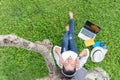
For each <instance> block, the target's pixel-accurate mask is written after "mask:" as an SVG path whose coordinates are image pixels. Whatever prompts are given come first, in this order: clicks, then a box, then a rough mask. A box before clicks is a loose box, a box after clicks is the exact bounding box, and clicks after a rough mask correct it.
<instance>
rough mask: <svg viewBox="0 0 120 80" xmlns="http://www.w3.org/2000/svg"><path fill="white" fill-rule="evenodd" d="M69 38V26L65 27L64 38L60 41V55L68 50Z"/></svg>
mask: <svg viewBox="0 0 120 80" xmlns="http://www.w3.org/2000/svg"><path fill="white" fill-rule="evenodd" d="M68 38H69V25H67V26H66V33H65V34H64V37H63V39H62V44H61V53H63V52H64V51H67V50H68V40H69V39H68Z"/></svg>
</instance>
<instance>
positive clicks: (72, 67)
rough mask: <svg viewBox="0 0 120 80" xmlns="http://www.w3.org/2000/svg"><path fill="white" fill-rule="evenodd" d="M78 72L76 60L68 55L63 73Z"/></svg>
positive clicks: (71, 73) (72, 73)
mask: <svg viewBox="0 0 120 80" xmlns="http://www.w3.org/2000/svg"><path fill="white" fill-rule="evenodd" d="M75 72H76V61H75V60H73V59H72V57H71V56H70V57H68V58H67V59H66V60H65V61H64V64H63V70H62V73H63V74H64V75H65V76H66V75H69V76H70V75H74V73H75Z"/></svg>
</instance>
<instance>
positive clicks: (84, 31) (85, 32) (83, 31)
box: [81, 28, 95, 38]
mask: <svg viewBox="0 0 120 80" xmlns="http://www.w3.org/2000/svg"><path fill="white" fill-rule="evenodd" d="M81 33H82V34H84V35H86V36H88V37H90V38H93V37H94V36H95V34H94V33H92V32H90V31H88V30H87V29H85V28H84V29H83V30H82V31H81Z"/></svg>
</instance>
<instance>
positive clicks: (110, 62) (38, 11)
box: [0, 0, 120, 80]
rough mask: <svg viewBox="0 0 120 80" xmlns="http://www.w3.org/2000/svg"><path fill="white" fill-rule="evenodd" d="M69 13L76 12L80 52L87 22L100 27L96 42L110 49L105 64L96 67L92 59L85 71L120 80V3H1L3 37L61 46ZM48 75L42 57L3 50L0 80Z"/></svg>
mask: <svg viewBox="0 0 120 80" xmlns="http://www.w3.org/2000/svg"><path fill="white" fill-rule="evenodd" d="M69 11H73V12H74V19H75V40H76V43H77V47H78V49H79V51H81V50H83V49H84V48H85V45H84V43H83V41H82V40H81V39H80V38H78V37H77V34H78V32H79V30H80V29H81V28H82V26H83V24H84V23H85V21H86V20H90V21H92V22H94V23H95V24H97V25H99V26H101V28H102V31H101V32H100V33H99V34H98V35H97V36H96V38H95V41H99V40H102V41H104V42H105V43H106V45H107V48H108V53H107V55H106V57H105V59H104V60H103V61H102V62H100V63H93V62H92V61H91V59H90V58H89V60H88V62H87V63H86V65H85V67H86V68H87V69H91V68H94V67H98V66H99V67H102V68H103V69H104V70H106V71H107V72H108V73H109V75H110V77H111V80H119V77H120V56H119V55H120V50H119V48H120V35H119V34H120V26H119V25H120V23H119V20H120V17H119V16H120V1H119V0H99V1H98V0H0V34H1V35H3V34H11V33H14V34H16V35H18V36H20V37H22V38H25V39H27V40H30V41H32V42H35V41H42V40H43V39H46V38H47V39H49V40H50V41H51V42H52V43H53V44H54V45H60V43H61V39H62V36H63V34H64V33H65V25H66V24H67V23H68V21H69V18H68V12H69ZM88 48H89V49H90V50H91V49H92V47H88ZM46 75H48V70H47V67H46V65H45V61H44V59H43V57H42V56H41V55H40V54H38V53H35V52H31V51H27V50H25V49H20V48H15V47H0V80H36V79H39V78H41V77H43V76H46Z"/></svg>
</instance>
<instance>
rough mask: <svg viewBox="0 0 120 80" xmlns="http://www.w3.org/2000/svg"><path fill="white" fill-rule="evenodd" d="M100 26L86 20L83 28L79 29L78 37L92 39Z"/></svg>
mask: <svg viewBox="0 0 120 80" xmlns="http://www.w3.org/2000/svg"><path fill="white" fill-rule="evenodd" d="M100 30H101V28H100V27H99V26H97V25H95V24H93V23H92V22H90V21H88V20H87V21H86V23H85V24H84V26H83V28H82V29H81V30H80V32H79V34H78V37H79V38H81V39H83V40H88V39H94V38H95V37H96V34H97V33H98V32H99V31H100Z"/></svg>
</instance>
